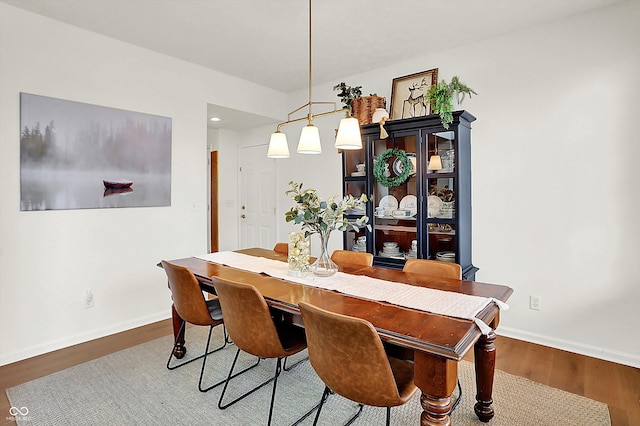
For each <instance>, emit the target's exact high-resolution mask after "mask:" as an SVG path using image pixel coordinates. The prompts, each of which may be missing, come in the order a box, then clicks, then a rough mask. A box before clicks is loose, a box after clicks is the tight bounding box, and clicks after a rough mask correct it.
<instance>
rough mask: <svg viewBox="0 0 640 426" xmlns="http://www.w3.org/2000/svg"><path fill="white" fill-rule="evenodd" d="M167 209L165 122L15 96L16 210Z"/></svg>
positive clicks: (168, 152)
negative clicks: (17, 109) (17, 138)
mask: <svg viewBox="0 0 640 426" xmlns="http://www.w3.org/2000/svg"><path fill="white" fill-rule="evenodd" d="M170 205H171V118H168V117H161V116H157V115H152V114H145V113H140V112H133V111H125V110H121V109H116V108H109V107H103V106H98V105H91V104H86V103H81V102H74V101H67V100H62V99H56V98H50V97H46V96H40V95H32V94H28V93H21V94H20V210H22V211H28V210H65V209H93V208H112V207H150V206H170Z"/></svg>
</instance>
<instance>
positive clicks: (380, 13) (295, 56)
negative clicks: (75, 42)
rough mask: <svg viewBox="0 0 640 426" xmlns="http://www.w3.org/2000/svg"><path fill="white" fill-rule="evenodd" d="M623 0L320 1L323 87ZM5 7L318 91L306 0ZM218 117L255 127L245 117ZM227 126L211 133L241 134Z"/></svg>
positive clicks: (316, 12) (316, 14)
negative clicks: (310, 85) (314, 86)
mask: <svg viewBox="0 0 640 426" xmlns="http://www.w3.org/2000/svg"><path fill="white" fill-rule="evenodd" d="M623 1H625V0H396V1H390V0H315V2H314V3H313V9H312V11H313V20H312V24H313V33H312V34H313V35H312V38H313V64H312V65H313V82H314V84H318V83H327V82H332V83H333V82H335V83H336V84H337V83H339V80H340V79H341V78H343V77H344V76H348V75H352V74H358V73H362V72H365V71H369V70H371V69H375V68H380V67H383V66H386V65H388V64H390V63H394V62H400V61H405V60H409V59H412V58H415V57H418V56H425V55H428V54H430V53H433V52H436V51H440V50H446V49H450V48H454V47H457V46H462V45H466V44H470V43H474V42H477V41H480V40H486V39H490V38H493V37H498V36H501V35H504V34H508V33H510V32H513V31H519V30H523V29H526V28H530V27H535V26H539V25H543V24H545V23H548V22H552V21H555V20H559V19H564V18H567V17H570V16H574V15H578V14H582V13H586V12H589V11H591V10H594V9H597V8H601V7H606V6H610V5H612V4H614V3H621V2H623ZM0 2H2V3H6V4H10V5H13V6H16V7H19V8H21V9H25V10H28V11H31V12H35V13H37V14H40V15H44V16H47V17H50V18H52V19H56V20H59V21H62V22H66V23H68V24H71V25H74V26H77V27H80V28H84V29H86V30H89V31H93V32H96V33H100V34H104V35H106V36H108V37H112V38H115V39H118V40H122V41H125V42H127V43H131V44H134V45H138V46H141V47H144V48H147V49H150V50H153V51H156V52H160V53H163V54H166V55H169V56H173V57H176V58H180V59H183V60H186V61H189V62H192V63H195V64H199V65H202V66H204V67H207V68H211V69H214V70H217V71H220V72H223V73H225V74H229V75H232V76H235V77H238V78H241V79H244V80H248V81H252V82H255V83H257V84H260V85H263V86H266V87H270V88H273V89H275V90H278V91H282V92H285V93H289V92H292V91H296V90H299V89H303V88H306V87H307V86H308V78H309V57H308V44H309V40H308V37H309V36H308V32H309V28H308V22H309V15H308V13H309V6H308V2H307V1H305V0H269V1H265V0H89V1H88V0H0ZM418 71H419V70H418ZM210 110H211V111H210V112H211V114H213V113H216V112H218V113H220V114H226V115H227V116H238V115H239V116H240V123H246V118H247V117H244V113H241V114H238V113H240V112H239V111H235V112H234V111H233V110H231V111H230V110H228V109H225V108H223V109H222V110H220V111H215V110H216V107H215V106H211V107H210ZM253 118H254V119H255V118H258V117H256V116H254V117H253ZM223 119H224V121H222V122H220V123H219V124H217V125H215V124H213V123H211V127H228V128H234V127H233V126H232V125H231V124H230V122H227V119H226V118H224V116H223ZM225 122H226V123H225ZM262 124H266V123H262ZM252 126H255V124H252Z"/></svg>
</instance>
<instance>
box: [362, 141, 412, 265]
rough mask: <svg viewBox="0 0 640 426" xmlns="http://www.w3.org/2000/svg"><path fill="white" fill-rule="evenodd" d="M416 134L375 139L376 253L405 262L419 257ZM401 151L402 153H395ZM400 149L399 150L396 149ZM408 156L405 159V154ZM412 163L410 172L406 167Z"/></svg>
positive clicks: (374, 247)
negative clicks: (410, 258) (381, 175)
mask: <svg viewBox="0 0 640 426" xmlns="http://www.w3.org/2000/svg"><path fill="white" fill-rule="evenodd" d="M417 148H418V143H417V138H416V134H415V133H411V134H407V135H404V136H403V135H395V137H393V138H389V139H384V140H375V141H374V142H373V165H372V166H373V167H374V168H375V169H376V170H377V173H378V174H380V173H382V174H383V176H384V178H382V179H379V177H380V176H378V177H377V178H376V179H374V180H373V200H372V204H373V208H374V211H373V214H374V218H373V220H374V227H373V229H374V235H373V240H374V241H373V245H372V247H373V253H374V255H376V256H381V257H384V258H388V259H398V260H402V261H404V260H405V259H407V258H409V257H418V256H417V254H418V250H419V249H418V241H417V239H418V238H417V216H418V214H419V210H420V208H419V207H420V206H419V202H418V198H417V195H418V185H419V179H418V178H417V177H416V176H420V173H419V170H418V169H419V167H420V165H419V161H418V157H419V154H420V153H419V152H418V149H417ZM392 149H396V150H399V151H400V153H399V155H394V154H392V153H393V152H394V151H390V150H392ZM395 152H397V151H395ZM405 155H406V160H405V159H404V156H405ZM407 164H410V167H411V169H410V170H409V172H408V176H407V177H406V179H404V180H403V179H402V177H403V176H404V175H407V173H406V171H405V169H404V167H405V165H407Z"/></svg>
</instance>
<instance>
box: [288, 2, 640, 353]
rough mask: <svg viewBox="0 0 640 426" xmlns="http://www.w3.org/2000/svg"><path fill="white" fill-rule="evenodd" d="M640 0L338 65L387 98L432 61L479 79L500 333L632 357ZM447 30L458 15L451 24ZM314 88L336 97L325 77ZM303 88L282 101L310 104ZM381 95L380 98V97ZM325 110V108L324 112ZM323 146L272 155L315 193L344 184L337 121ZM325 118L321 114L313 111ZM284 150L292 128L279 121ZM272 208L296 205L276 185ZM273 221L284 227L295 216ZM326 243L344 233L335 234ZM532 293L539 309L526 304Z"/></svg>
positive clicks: (479, 167)
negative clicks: (384, 61) (505, 307)
mask: <svg viewBox="0 0 640 426" xmlns="http://www.w3.org/2000/svg"><path fill="white" fill-rule="evenodd" d="M638 22H640V4H639V3H637V2H628V3H624V4H622V5H619V6H615V7H611V8H607V9H603V10H600V11H598V12H595V13H590V14H586V15H583V16H580V17H577V18H573V19H569V20H562V21H559V22H557V23H554V24H552V25H547V26H544V27H540V28H536V29H534V30H527V31H522V32H518V33H513V34H510V35H509V36H505V37H501V38H497V39H493V40H489V41H484V42H479V43H476V44H473V45H469V46H465V47H462V48H459V49H455V50H450V51H446V52H442V53H440V54H436V55H431V56H424V57H419V58H416V59H415V60H413V61H409V62H405V63H400V64H394V65H391V66H388V67H385V68H380V69H378V70H374V71H371V72H368V73H366V74H360V75H355V76H346V77H344V78H342V79H341V81H345V82H346V83H347V84H349V85H362V86H363V92H364V93H370V92H377V93H378V94H379V95H381V96H386V97H387V100H389V99H390V94H391V81H392V79H393V78H394V77H399V76H403V75H407V74H411V73H414V72H418V71H423V70H427V69H430V68H439V74H440V79H443V78H444V79H447V80H449V79H450V78H451V77H452V76H453V75H459V76H460V77H461V79H462V81H464V82H466V83H468V84H469V85H470V86H471V87H472V88H473V89H475V90H476V91H477V92H478V96H474V97H473V98H472V99H470V100H465V103H464V105H463V107H465V108H466V109H468V110H469V111H470V112H472V113H473V114H474V115H475V116H476V117H477V118H478V120H477V121H476V122H474V123H473V125H472V127H473V131H472V151H473V154H472V155H473V157H472V172H473V227H474V231H473V252H474V263H475V264H476V265H477V266H478V267H480V271H479V273H478V274H477V276H476V279H477V280H478V281H484V282H493V283H500V284H506V285H509V286H511V287H512V288H513V289H514V290H515V292H514V294H513V296H512V297H511V299H510V301H509V304H510V306H511V310H509V311H506V312H504V313H503V315H502V322H501V326H500V328H499V329H498V332H499V334H503V335H507V336H511V337H515V338H519V339H523V340H528V341H532V342H537V343H541V344H545V345H548V346H553V347H557V348H561V349H566V350H570V351H573V352H578V353H583V354H587V355H590V356H595V357H600V358H603V359H608V360H612V361H616V362H620V363H625V364H629V365H634V366H640V339H638V338H637V336H638V330H639V329H640V316H638V314H637V312H638V303H639V301H640V279H638V278H637V273H636V272H635V270H634V269H633V267H634V264H635V262H636V261H637V259H638V258H640V242H639V241H640V238H639V236H640V225H639V223H638V220H637V219H636V218H637V217H638V209H639V208H640V197H639V196H638V189H637V188H638V184H640V177H639V175H638V173H637V162H638V158H640V144H638V134H637V133H638V130H637V128H636V127H635V125H634V119H636V118H637V117H638V116H639V115H640V106H639V105H640V103H639V102H638V97H639V95H640V80H639V79H638V75H640V56H639V55H638V54H637V52H638V46H639V45H640V26H639V25H637V24H638ZM452 31H455V28H453V27H452ZM338 82H339V81H336V82H332V83H331V84H325V85H319V86H318V87H316V88H314V94H315V95H314V100H331V99H334V98H335V96H336V94H335V92H333V91H332V90H331V86H332V85H333V84H336V83H338ZM305 102H306V99H305V98H304V94H303V93H302V92H300V93H296V94H293V95H292V96H291V98H290V107H294V106H299V105H301V104H304V103H305ZM387 106H388V105H387ZM325 120H330V119H329V118H325ZM333 121H334V122H332V123H328V124H326V125H325V127H323V128H321V132H324V133H325V135H324V137H323V141H324V145H323V150H325V152H323V154H322V156H321V157H320V158H317V157H313V156H302V155H296V154H295V153H294V152H292V156H291V158H289V159H286V160H277V161H278V163H277V164H278V171H279V179H278V182H279V183H278V185H279V189H283V190H284V189H286V185H287V182H288V181H289V180H291V179H293V180H298V181H303V182H304V183H305V184H307V186H308V187H313V188H317V189H318V190H319V191H320V193H321V194H323V195H326V196H328V195H331V194H333V193H334V192H336V191H340V188H341V183H340V180H339V179H338V178H337V177H338V176H340V173H341V169H340V160H339V157H338V156H336V155H335V150H334V149H333V148H332V141H333V136H332V133H331V132H332V129H333V128H334V127H335V126H337V119H333ZM318 125H319V126H320V124H318ZM285 129H286V133H287V136H288V139H289V148H290V150H292V151H294V150H295V145H296V143H297V139H298V132H299V130H298V129H296V130H293V129H291V130H290V129H288V128H287V127H285ZM278 201H279V208H278V214H279V215H281V217H284V216H283V215H284V212H285V211H286V210H288V209H289V208H290V206H291V201H290V200H288V199H287V198H286V197H284V196H283V197H282V198H281V199H279V200H278ZM279 223H280V224H281V229H280V234H279V235H280V238H281V239H284V238H286V236H287V233H288V232H289V231H290V229H291V227H290V226H289V225H288V224H285V223H284V221H281V222H279ZM331 242H332V243H333V244H339V243H340V242H341V238H340V236H339V233H338V235H336V236H332V241H331ZM529 295H536V296H540V297H541V298H542V310H540V311H533V310H530V309H529Z"/></svg>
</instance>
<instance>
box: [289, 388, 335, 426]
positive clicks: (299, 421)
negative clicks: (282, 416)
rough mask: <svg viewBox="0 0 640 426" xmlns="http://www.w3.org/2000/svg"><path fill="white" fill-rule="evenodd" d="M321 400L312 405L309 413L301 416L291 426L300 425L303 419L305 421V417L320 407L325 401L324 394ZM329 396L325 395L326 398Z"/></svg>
mask: <svg viewBox="0 0 640 426" xmlns="http://www.w3.org/2000/svg"><path fill="white" fill-rule="evenodd" d="M322 396H323V398H320V402H318V403H317V404H316V405H314V406H313V407H312V408H311V409H310V410H309V411H307V412H306V413H304V414H303V415H302V417H300V418H299V419H298V420H296V421H295V422H294V423H293V424H292V425H291V426H297V425H299V424H300V423H302V421H303V420H304V419H306V418H307V417H309V416H310V415H311V413H313V412H314V411H316V410H317V409H319V408H320V406H321V405H322V404H324V401H325V400H326V398H324V393H323V394H322ZM328 396H329V394H327V397H328Z"/></svg>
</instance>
